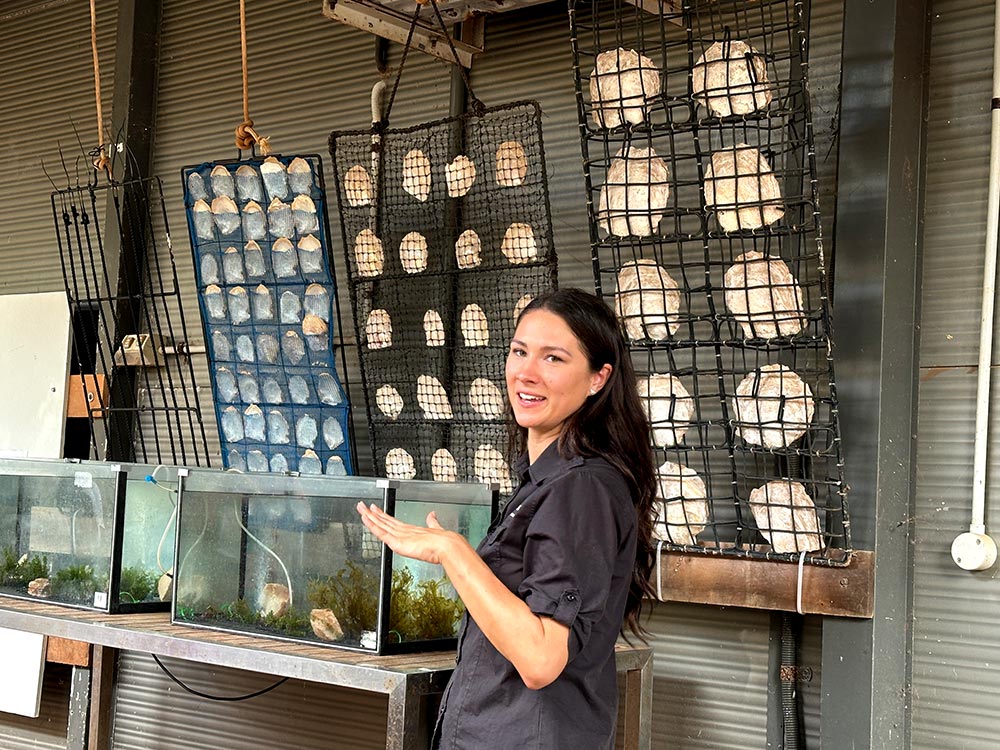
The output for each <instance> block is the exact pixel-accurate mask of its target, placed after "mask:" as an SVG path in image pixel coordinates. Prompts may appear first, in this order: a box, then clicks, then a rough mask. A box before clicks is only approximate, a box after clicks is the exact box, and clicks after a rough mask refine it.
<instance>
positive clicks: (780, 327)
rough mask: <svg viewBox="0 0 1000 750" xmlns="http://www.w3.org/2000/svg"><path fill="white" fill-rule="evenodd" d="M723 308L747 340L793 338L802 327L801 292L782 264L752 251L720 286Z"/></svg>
mask: <svg viewBox="0 0 1000 750" xmlns="http://www.w3.org/2000/svg"><path fill="white" fill-rule="evenodd" d="M723 286H724V287H725V290H726V293H725V298H726V307H728V308H729V311H730V312H731V313H732V314H733V318H734V319H735V320H736V322H737V323H739V324H740V328H742V329H743V335H744V336H746V337H747V338H748V339H753V338H762V339H773V338H777V337H778V336H794V335H795V334H797V333H798V332H799V331H801V330H802V328H803V327H804V326H805V323H806V321H805V317H804V316H803V314H802V290H801V289H800V288H799V285H798V283H797V282H796V281H795V277H794V276H792V272H791V271H789V270H788V266H787V265H785V262H784V261H783V260H779V259H777V258H768V257H767V256H766V255H764V254H762V253H759V252H757V251H756V250H751V251H749V252H746V253H743V255H740V256H739V257H737V258H736V260H735V262H734V263H733V265H732V266H730V267H729V270H727V271H726V276H725V280H724V282H723Z"/></svg>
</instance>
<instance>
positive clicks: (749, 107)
mask: <svg viewBox="0 0 1000 750" xmlns="http://www.w3.org/2000/svg"><path fill="white" fill-rule="evenodd" d="M771 88H772V87H771V84H770V83H769V82H768V80H767V62H766V61H765V59H764V56H763V55H762V54H760V53H759V52H758V51H757V50H755V49H754V48H753V47H751V46H750V45H749V44H747V43H746V42H743V41H740V40H738V39H731V40H727V41H724V42H716V43H715V44H713V45H712V46H711V47H709V48H708V49H706V50H705V52H704V53H703V54H702V56H701V57H700V58H698V62H696V63H695V64H694V68H692V70H691V91H692V93H693V94H694V98H695V99H696V100H697V101H698V102H699V103H700V104H702V105H703V106H705V107H708V109H709V110H711V112H712V113H713V114H715V115H717V116H718V117H728V116H729V115H747V114H750V113H751V112H756V111H757V110H758V109H763V108H764V107H766V106H767V105H768V104H770V103H771V96H772V94H771Z"/></svg>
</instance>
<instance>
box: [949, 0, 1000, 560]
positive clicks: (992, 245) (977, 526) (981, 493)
mask: <svg viewBox="0 0 1000 750" xmlns="http://www.w3.org/2000/svg"><path fill="white" fill-rule="evenodd" d="M993 13H994V16H993V100H992V106H991V109H990V117H991V126H990V181H989V192H988V195H987V206H986V252H985V256H984V260H983V306H982V311H981V313H980V317H979V377H978V380H977V384H976V437H975V439H976V442H975V447H974V449H973V457H972V522H971V523H970V524H969V531H968V533H966V534H960V535H959V536H958V537H957V538H956V539H955V541H954V542H953V543H952V545H951V556H952V558H953V559H954V560H955V563H956V564H957V565H959V566H960V567H962V568H964V569H966V570H985V569H986V568H989V567H991V566H992V565H993V563H994V562H996V558H997V546H996V543H995V542H994V541H993V539H991V538H990V537H989V536H987V535H986V448H987V445H988V442H989V420H990V367H991V365H992V363H993V316H994V313H995V307H996V303H995V301H996V276H997V230H998V225H1000V0H997V4H996V6H995V9H994V12H993Z"/></svg>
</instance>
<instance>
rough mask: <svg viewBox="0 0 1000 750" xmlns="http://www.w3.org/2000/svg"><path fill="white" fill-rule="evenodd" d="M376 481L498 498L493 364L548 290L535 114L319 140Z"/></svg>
mask: <svg viewBox="0 0 1000 750" xmlns="http://www.w3.org/2000/svg"><path fill="white" fill-rule="evenodd" d="M330 153H331V155H332V157H333V162H334V174H335V176H336V181H337V195H338V198H339V201H340V207H341V212H340V214H341V227H342V230H343V235H344V248H345V252H346V255H347V272H348V279H349V285H350V290H351V301H352V305H353V309H354V322H355V328H356V331H357V336H358V342H359V351H360V363H361V373H362V383H363V388H364V392H365V399H366V403H367V405H368V423H369V429H370V433H371V441H372V451H373V455H374V460H375V466H376V471H377V472H379V473H380V474H382V475H385V476H389V477H396V478H404V479H409V478H414V477H416V478H420V479H435V480H437V481H477V480H478V481H489V482H498V483H499V484H500V485H501V491H502V492H510V490H511V486H512V479H513V478H512V476H511V472H510V467H509V464H508V463H507V458H508V457H507V456H506V455H505V452H506V448H507V446H506V430H505V427H504V422H503V420H504V408H505V406H504V405H505V395H504V394H505V392H506V387H505V381H504V361H505V357H506V351H507V345H508V342H509V341H510V338H511V336H512V335H513V332H514V323H515V320H516V316H517V313H518V312H519V311H520V309H521V307H523V305H525V304H527V302H528V301H529V300H530V299H531V298H532V297H534V296H536V295H538V294H540V293H541V292H543V291H545V290H547V289H549V288H551V287H552V286H553V285H554V284H555V281H556V256H555V249H554V245H553V239H552V227H551V216H550V209H549V196H548V182H547V175H546V171H545V161H544V148H543V143H542V130H541V109H540V108H539V106H538V104H537V103H535V102H514V103H511V104H507V105H504V106H499V107H491V108H480V107H477V108H476V109H475V111H473V112H471V113H469V114H466V115H463V116H460V117H451V118H447V119H443V120H439V121H436V122H430V123H425V124H422V125H418V126H415V127H411V128H405V129H385V128H375V129H373V130H355V131H344V132H333V133H331V135H330Z"/></svg>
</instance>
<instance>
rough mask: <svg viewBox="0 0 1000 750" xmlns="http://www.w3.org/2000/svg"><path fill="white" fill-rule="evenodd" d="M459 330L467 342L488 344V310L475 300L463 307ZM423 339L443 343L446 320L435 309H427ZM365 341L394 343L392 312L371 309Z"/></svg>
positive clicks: (372, 345)
mask: <svg viewBox="0 0 1000 750" xmlns="http://www.w3.org/2000/svg"><path fill="white" fill-rule="evenodd" d="M525 304H527V303H525ZM460 330H461V332H462V339H463V342H464V343H465V346H468V347H474V346H488V345H489V343H490V329H489V323H488V321H487V319H486V313H485V312H483V308H482V307H480V306H479V305H477V304H475V303H472V304H469V305H466V306H465V307H464V308H463V309H462V313H461V327H460ZM424 340H425V341H426V343H427V346H444V343H445V337H444V324H443V323H442V321H441V315H440V314H439V313H438V312H437V311H436V310H428V311H427V312H425V313H424ZM365 341H366V344H367V346H368V348H369V349H387V348H389V347H391V346H392V316H391V315H390V314H389V311H388V310H385V309H383V308H376V309H374V310H372V311H371V312H370V313H368V318H367V319H366V321H365Z"/></svg>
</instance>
